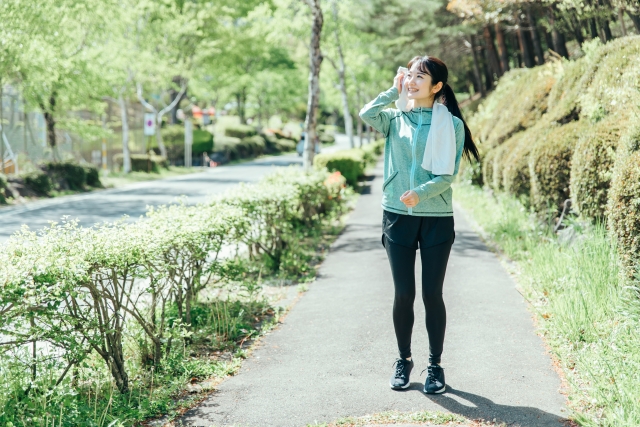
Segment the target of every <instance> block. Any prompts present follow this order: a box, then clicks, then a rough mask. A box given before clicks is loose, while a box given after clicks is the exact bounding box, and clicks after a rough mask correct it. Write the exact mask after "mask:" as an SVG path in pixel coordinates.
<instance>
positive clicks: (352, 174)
mask: <svg viewBox="0 0 640 427" xmlns="http://www.w3.org/2000/svg"><path fill="white" fill-rule="evenodd" d="M313 166H314V167H315V168H316V169H324V168H326V169H327V170H329V171H330V172H335V171H339V172H340V173H341V174H342V175H343V176H344V177H345V179H346V180H347V183H348V184H349V185H351V186H356V185H357V184H358V178H359V177H361V176H362V175H363V174H364V170H365V167H366V162H365V158H364V151H363V150H360V149H358V148H354V149H352V150H341V151H336V152H335V153H330V154H322V153H321V154H318V155H316V156H315V157H314V159H313Z"/></svg>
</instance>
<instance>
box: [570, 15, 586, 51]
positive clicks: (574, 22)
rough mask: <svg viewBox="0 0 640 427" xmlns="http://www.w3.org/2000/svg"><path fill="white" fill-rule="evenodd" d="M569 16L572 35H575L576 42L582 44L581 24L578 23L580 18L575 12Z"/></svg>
mask: <svg viewBox="0 0 640 427" xmlns="http://www.w3.org/2000/svg"><path fill="white" fill-rule="evenodd" d="M570 16H571V27H572V29H573V35H574V36H575V38H576V41H577V42H578V44H579V45H580V46H582V43H584V36H583V35H582V24H581V23H580V20H579V19H578V17H577V16H576V15H575V14H573V13H572V14H571V15H570Z"/></svg>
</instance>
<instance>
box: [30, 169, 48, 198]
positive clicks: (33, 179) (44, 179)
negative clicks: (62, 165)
mask: <svg viewBox="0 0 640 427" xmlns="http://www.w3.org/2000/svg"><path fill="white" fill-rule="evenodd" d="M23 179H24V183H25V185H26V186H27V187H29V188H30V189H31V190H32V191H33V192H34V193H36V194H38V195H40V196H48V195H49V193H51V191H52V190H53V182H52V181H51V178H50V177H49V175H47V173H46V172H44V171H42V170H37V171H35V172H30V173H28V174H25V175H23Z"/></svg>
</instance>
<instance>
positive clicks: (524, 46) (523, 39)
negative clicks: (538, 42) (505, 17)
mask: <svg viewBox="0 0 640 427" xmlns="http://www.w3.org/2000/svg"><path fill="white" fill-rule="evenodd" d="M515 18H516V24H517V27H516V35H517V36H518V43H519V44H520V52H521V53H522V57H523V58H524V65H525V67H527V68H532V67H535V65H536V63H535V60H534V59H533V52H532V51H531V49H530V48H529V43H528V40H527V32H526V31H525V30H523V29H522V20H521V19H520V15H519V14H518V12H515Z"/></svg>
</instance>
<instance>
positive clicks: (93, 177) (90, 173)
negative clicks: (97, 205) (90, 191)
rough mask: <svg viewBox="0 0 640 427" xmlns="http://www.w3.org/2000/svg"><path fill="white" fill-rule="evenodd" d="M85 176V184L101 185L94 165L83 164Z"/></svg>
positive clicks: (90, 185)
mask: <svg viewBox="0 0 640 427" xmlns="http://www.w3.org/2000/svg"><path fill="white" fill-rule="evenodd" d="M82 167H83V168H84V171H85V174H86V177H87V185H88V186H89V187H97V188H100V187H102V182H100V171H98V168H97V167H95V166H90V165H83V166H82Z"/></svg>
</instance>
